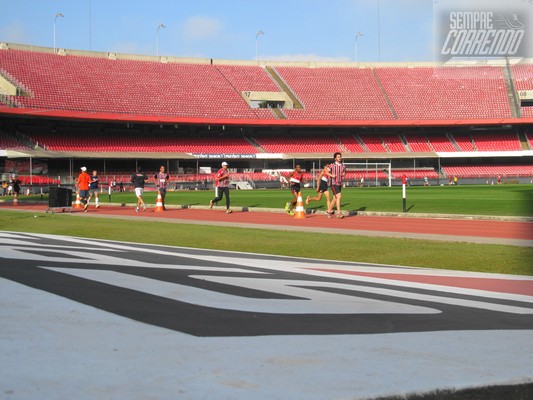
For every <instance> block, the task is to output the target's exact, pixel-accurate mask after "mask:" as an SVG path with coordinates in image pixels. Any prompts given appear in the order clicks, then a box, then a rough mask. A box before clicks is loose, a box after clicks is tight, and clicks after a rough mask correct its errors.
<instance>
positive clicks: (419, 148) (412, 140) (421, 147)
mask: <svg viewBox="0 0 533 400" xmlns="http://www.w3.org/2000/svg"><path fill="white" fill-rule="evenodd" d="M404 137H405V140H406V141H407V144H408V146H409V148H410V149H411V151H413V152H421V153H424V152H431V151H433V149H432V148H431V145H430V143H429V141H428V138H427V137H426V135H419V134H414V133H406V134H404ZM448 142H449V140H448ZM450 144H451V143H450ZM452 147H453V146H452Z"/></svg>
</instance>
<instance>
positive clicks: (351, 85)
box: [275, 66, 393, 120]
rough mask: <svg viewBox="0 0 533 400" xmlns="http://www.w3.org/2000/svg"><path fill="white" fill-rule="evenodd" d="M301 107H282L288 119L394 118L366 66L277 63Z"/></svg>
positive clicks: (280, 74)
mask: <svg viewBox="0 0 533 400" xmlns="http://www.w3.org/2000/svg"><path fill="white" fill-rule="evenodd" d="M275 69H276V71H277V73H278V74H279V76H281V78H282V79H283V80H284V81H285V83H286V84H287V86H288V87H289V88H290V89H291V90H292V91H293V93H294V94H295V95H296V96H297V97H298V99H299V100H300V101H301V103H302V105H303V107H304V109H303V110H297V109H295V110H284V112H285V114H286V115H287V117H288V118H289V119H319V120H329V119H343V120H348V119H393V115H392V112H391V110H390V109H389V107H388V105H387V102H386V100H385V97H384V96H383V94H382V93H381V90H380V88H379V86H378V83H377V82H376V80H375V78H374V75H373V73H372V70H371V69H369V68H365V69H359V68H341V67H338V68H335V67H329V68H326V67H324V68H307V67H292V66H291V67H280V66H278V67H276V68H275Z"/></svg>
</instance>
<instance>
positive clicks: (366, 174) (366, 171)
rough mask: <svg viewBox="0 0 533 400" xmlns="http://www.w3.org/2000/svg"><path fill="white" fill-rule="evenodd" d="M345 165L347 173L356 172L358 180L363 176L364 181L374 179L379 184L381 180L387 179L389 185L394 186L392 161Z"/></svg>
mask: <svg viewBox="0 0 533 400" xmlns="http://www.w3.org/2000/svg"><path fill="white" fill-rule="evenodd" d="M344 166H345V167H346V174H347V175H348V174H350V173H354V175H355V178H356V180H358V181H361V178H363V179H364V182H369V181H370V182H371V181H374V182H375V185H376V186H379V181H380V180H386V181H387V186H388V187H391V186H392V170H391V163H371V162H369V163H344ZM350 175H351V174H350Z"/></svg>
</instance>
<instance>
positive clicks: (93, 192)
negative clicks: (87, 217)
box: [87, 170, 100, 208]
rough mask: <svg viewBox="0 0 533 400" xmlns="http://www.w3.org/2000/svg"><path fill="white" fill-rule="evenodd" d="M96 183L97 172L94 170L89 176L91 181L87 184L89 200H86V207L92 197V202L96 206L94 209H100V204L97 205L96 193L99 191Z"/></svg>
mask: <svg viewBox="0 0 533 400" xmlns="http://www.w3.org/2000/svg"><path fill="white" fill-rule="evenodd" d="M98 183H99V179H98V172H97V171H96V170H94V171H93V174H92V175H91V181H90V182H89V198H88V199H87V206H89V203H90V201H91V199H92V198H93V196H94V202H95V204H96V206H95V208H99V207H100V204H98V191H99V190H100V188H99V187H98Z"/></svg>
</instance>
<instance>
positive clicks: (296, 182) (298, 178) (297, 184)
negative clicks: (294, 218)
mask: <svg viewBox="0 0 533 400" xmlns="http://www.w3.org/2000/svg"><path fill="white" fill-rule="evenodd" d="M303 177H304V173H303V172H302V169H301V167H300V164H297V165H296V168H294V171H292V172H291V173H290V174H289V178H290V179H289V182H290V184H291V192H292V195H293V197H294V198H293V199H292V201H290V202H288V203H287V204H285V211H287V213H288V214H289V215H294V212H293V211H292V210H294V207H296V203H297V202H298V194H299V193H300V191H301V184H302V182H303Z"/></svg>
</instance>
